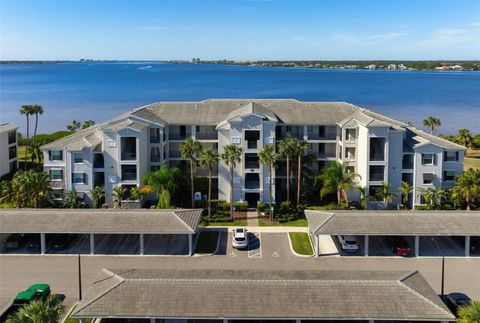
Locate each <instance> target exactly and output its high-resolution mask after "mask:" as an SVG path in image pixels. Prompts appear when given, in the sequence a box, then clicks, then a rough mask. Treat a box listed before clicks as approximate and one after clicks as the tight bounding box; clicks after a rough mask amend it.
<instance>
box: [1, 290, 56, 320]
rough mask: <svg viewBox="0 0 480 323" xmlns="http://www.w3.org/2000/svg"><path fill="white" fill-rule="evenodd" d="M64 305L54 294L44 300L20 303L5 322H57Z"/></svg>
mask: <svg viewBox="0 0 480 323" xmlns="http://www.w3.org/2000/svg"><path fill="white" fill-rule="evenodd" d="M64 311H65V306H64V305H63V304H62V301H61V300H60V298H59V297H58V296H56V295H51V296H49V297H48V298H47V299H46V300H44V301H42V300H36V301H33V302H31V303H29V304H25V305H22V306H21V307H20V308H19V309H18V311H16V312H14V313H13V314H11V315H10V316H9V317H8V318H7V320H6V323H39V322H42V323H57V322H59V321H60V319H61V318H62V315H63V312H64Z"/></svg>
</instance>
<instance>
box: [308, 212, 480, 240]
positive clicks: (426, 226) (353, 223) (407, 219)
mask: <svg viewBox="0 0 480 323" xmlns="http://www.w3.org/2000/svg"><path fill="white" fill-rule="evenodd" d="M305 215H306V217H307V220H308V228H309V232H310V233H311V234H319V235H322V234H324V235H337V234H351V235H423V236H480V212H472V211H313V210H305Z"/></svg>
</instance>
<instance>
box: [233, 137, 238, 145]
mask: <svg viewBox="0 0 480 323" xmlns="http://www.w3.org/2000/svg"><path fill="white" fill-rule="evenodd" d="M231 142H232V144H235V145H239V144H240V137H232V139H231Z"/></svg>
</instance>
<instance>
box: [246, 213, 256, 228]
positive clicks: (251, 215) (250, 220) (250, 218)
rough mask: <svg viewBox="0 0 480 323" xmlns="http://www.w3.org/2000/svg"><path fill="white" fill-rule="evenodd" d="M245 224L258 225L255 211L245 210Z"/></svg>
mask: <svg viewBox="0 0 480 323" xmlns="http://www.w3.org/2000/svg"><path fill="white" fill-rule="evenodd" d="M247 226H249V227H258V213H257V211H248V212H247Z"/></svg>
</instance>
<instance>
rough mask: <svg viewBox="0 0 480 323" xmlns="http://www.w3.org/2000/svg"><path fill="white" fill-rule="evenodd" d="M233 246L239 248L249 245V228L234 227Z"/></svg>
mask: <svg viewBox="0 0 480 323" xmlns="http://www.w3.org/2000/svg"><path fill="white" fill-rule="evenodd" d="M232 246H233V247H234V248H238V249H241V248H247V247H248V237H247V229H245V228H235V229H233V234H232Z"/></svg>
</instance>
